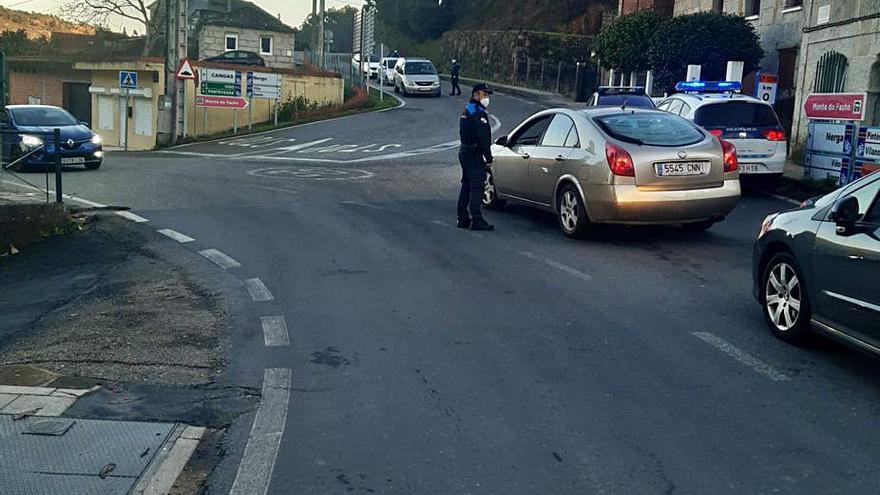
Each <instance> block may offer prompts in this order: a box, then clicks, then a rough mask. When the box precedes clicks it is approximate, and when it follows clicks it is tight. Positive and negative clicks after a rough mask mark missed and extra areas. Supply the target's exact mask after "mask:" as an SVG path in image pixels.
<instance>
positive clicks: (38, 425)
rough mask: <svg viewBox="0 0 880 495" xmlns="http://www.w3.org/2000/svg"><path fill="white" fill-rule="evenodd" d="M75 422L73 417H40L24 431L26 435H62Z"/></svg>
mask: <svg viewBox="0 0 880 495" xmlns="http://www.w3.org/2000/svg"><path fill="white" fill-rule="evenodd" d="M74 423H76V421H75V420H73V419H58V418H52V419H40V420H37V421H33V422H31V423H30V424H29V425H28V427H27V429H25V430H24V431H23V432H22V433H23V434H25V435H51V436H54V437H60V436H61V435H64V434H65V433H67V430H69V429H70V427H71V426H73V424H74Z"/></svg>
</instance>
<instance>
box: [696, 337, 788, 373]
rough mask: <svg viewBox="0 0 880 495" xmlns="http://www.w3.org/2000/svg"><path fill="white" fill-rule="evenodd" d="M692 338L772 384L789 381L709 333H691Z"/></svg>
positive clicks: (772, 369)
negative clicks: (716, 350) (725, 355)
mask: <svg viewBox="0 0 880 495" xmlns="http://www.w3.org/2000/svg"><path fill="white" fill-rule="evenodd" d="M693 335H694V337H696V338H698V339H700V340H702V341H703V342H705V343H707V344H709V345H711V346H712V347H714V348H716V349H718V350H719V351H721V352H723V353H724V354H727V355H728V356H730V357H732V358H733V359H735V360H737V361H739V362H740V363H741V364H744V365H746V366H748V367H749V368H751V369H752V370H754V371H756V372H758V373H760V374H762V375H764V376H765V377H767V378H769V379H771V380H773V381H774V382H784V381H788V380H790V378H789V377H788V376H787V375H786V374H784V373H782V372H781V371H779V370H777V369H776V368H774V367H773V366H770V365H769V364H767V363H765V362H763V361H761V360H760V359H758V358H756V357H755V356H752V355H751V354H749V353H748V352H746V351H744V350H742V349H740V348H739V347H737V346H735V345H733V344H731V343H730V342H728V341H726V340H724V339H722V338H721V337H719V336H717V335H715V334H714V333H710V332H693Z"/></svg>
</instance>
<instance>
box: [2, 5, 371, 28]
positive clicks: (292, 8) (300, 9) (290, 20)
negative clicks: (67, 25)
mask: <svg viewBox="0 0 880 495" xmlns="http://www.w3.org/2000/svg"><path fill="white" fill-rule="evenodd" d="M64 1H65V0H0V5H2V6H4V7H7V8H13V9H16V10H24V11H30V12H40V13H44V14H56V15H57V14H58V6H59V5H61V4H62V3H64ZM250 1H251V2H253V3H255V4H257V5H259V6H260V7H262V8H263V10H265V11H267V12H269V13H271V14H273V15H278V14H281V20H282V21H284V22H285V23H286V24H288V25H290V26H293V27H299V26H300V25H302V23H303V20H305V18H306V16H307V15H309V14H310V13H311V12H312V0H250ZM324 1H325V6H326V8H327V9H330V8H339V7H344V6H345V5H353V6H355V7H360V6H361V5H362V4H363V0H324ZM123 26H125V27H126V28H127V30H128V33H129V34H132V31H133V30H134V29H136V30H137V31H138V32H139V33H140V32H142V31H143V28H142V27H139V26H138V25H137V24H136V23H133V22H131V21H126V22H123V21H122V20H121V19H117V20H115V21H114V22H112V23H111V25H110V26H109V27H110V29H112V30H114V31H121V30H122V27H123Z"/></svg>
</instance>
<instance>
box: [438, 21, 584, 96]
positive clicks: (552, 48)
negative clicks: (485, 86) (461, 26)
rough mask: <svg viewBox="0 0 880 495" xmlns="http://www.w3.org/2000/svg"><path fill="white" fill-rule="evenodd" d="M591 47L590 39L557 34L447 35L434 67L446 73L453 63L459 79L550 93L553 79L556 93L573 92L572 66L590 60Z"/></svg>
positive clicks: (475, 33) (457, 33) (522, 32)
mask: <svg viewBox="0 0 880 495" xmlns="http://www.w3.org/2000/svg"><path fill="white" fill-rule="evenodd" d="M592 43H593V38H592V37H590V36H576V35H566V34H558V33H543V32H533V31H449V32H447V33H445V34H444V35H443V40H442V42H441V53H442V60H440V61H436V60H435V63H436V65H437V67H438V69H440V70H441V71H442V72H448V65H449V63H450V61H451V60H452V59H453V58H457V59H458V60H459V61H460V62H461V66H462V76H464V77H470V78H476V79H483V80H486V81H494V82H500V83H507V84H514V85H517V86H525V87H531V88H536V89H548V90H553V89H555V86H556V81H557V78H559V79H561V88H560V91H562V90H563V89H565V88H570V87H572V86H573V83H574V74H575V64H576V63H577V62H579V61H581V62H588V61H589V60H590V50H591V47H592ZM560 69H561V74H559V72H560ZM558 76H560V77H558ZM563 92H565V91H563Z"/></svg>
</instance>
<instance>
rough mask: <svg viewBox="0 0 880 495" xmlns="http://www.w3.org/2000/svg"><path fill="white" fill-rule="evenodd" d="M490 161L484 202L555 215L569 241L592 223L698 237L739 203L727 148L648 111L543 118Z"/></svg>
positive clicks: (506, 139) (555, 112)
mask: <svg viewBox="0 0 880 495" xmlns="http://www.w3.org/2000/svg"><path fill="white" fill-rule="evenodd" d="M492 153H493V155H494V157H495V161H494V163H493V164H492V166H491V174H490V175H489V178H488V180H487V181H486V188H485V191H484V197H483V203H484V204H485V205H486V206H488V207H492V208H497V207H501V206H503V205H504V203H505V202H506V201H507V200H515V201H518V202H522V203H524V204H526V205H530V206H534V207H537V208H540V209H543V210H547V211H550V212H555V213H556V215H557V216H558V219H559V225H560V227H561V229H562V231H563V232H564V233H565V234H566V235H567V236H570V237H580V236H583V235H585V234H586V233H588V232H589V230H590V226H591V225H593V224H597V223H618V224H683V225H684V226H685V227H686V228H688V229H691V230H697V231H701V230H706V229H708V228H710V227H711V226H712V225H713V224H714V223H715V222H719V221H721V220H723V219H724V218H725V217H726V216H727V214H728V213H730V212H731V210H733V208H734V206H735V205H736V203H737V201H739V197H740V187H739V177H738V173H737V157H736V150H735V149H734V147H733V145H731V144H730V143H728V142H726V141H724V140H719V139H717V138H716V137H714V136H712V135H711V134H709V133H708V132H706V131H705V130H703V129H700V128H699V127H698V126H696V125H694V124H693V123H691V122H689V121H687V120H685V119H683V118H681V117H678V116H675V115H672V114H669V113H665V112H660V111H656V110H644V109H636V108H628V109H626V110H621V109H620V108H615V107H594V108H589V109H586V110H580V111H574V110H567V109H558V108H557V109H552V110H546V111H543V112H539V113H537V114H535V115H533V116H531V117H529V118H528V119H526V121H525V122H523V123H521V124H520V125H518V126H517V127H516V128H515V129H514V130H513V132H511V133H510V134H508V135H507V136H501V137H500V138H498V140H497V141H495V145H494V146H493V147H492Z"/></svg>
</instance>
